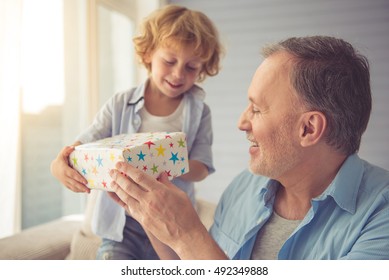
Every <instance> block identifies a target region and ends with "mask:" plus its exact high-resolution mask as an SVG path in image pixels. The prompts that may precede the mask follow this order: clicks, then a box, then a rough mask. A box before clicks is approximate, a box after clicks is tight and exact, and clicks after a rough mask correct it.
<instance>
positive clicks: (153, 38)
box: [133, 5, 223, 82]
mask: <svg viewBox="0 0 389 280" xmlns="http://www.w3.org/2000/svg"><path fill="white" fill-rule="evenodd" d="M133 42H134V44H135V51H136V53H137V55H138V56H139V58H140V60H141V62H142V63H143V64H144V65H145V67H146V69H147V71H148V72H149V73H150V71H151V64H150V63H147V62H146V61H145V58H146V57H147V56H148V55H151V54H152V53H153V52H154V51H155V50H156V49H157V48H159V47H178V48H179V47H187V46H193V47H194V52H195V53H194V55H196V56H198V57H199V58H200V59H201V60H202V61H203V67H202V69H201V71H200V73H199V77H198V80H197V81H198V82H201V81H203V80H204V79H205V78H206V76H215V75H216V74H218V73H219V70H220V65H219V63H220V57H221V55H222V53H223V47H222V45H221V43H220V41H219V34H218V32H217V30H216V28H215V26H214V24H213V23H212V21H211V20H210V19H209V18H208V17H207V16H206V15H205V14H203V13H201V12H199V11H193V10H190V9H188V8H185V7H181V6H176V5H167V6H165V7H163V8H161V9H159V10H156V11H155V12H153V13H152V14H150V15H149V16H148V17H147V18H145V20H144V22H143V24H142V25H141V30H140V34H139V35H138V36H136V37H134V39H133Z"/></svg>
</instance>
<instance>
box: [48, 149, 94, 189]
mask: <svg viewBox="0 0 389 280" xmlns="http://www.w3.org/2000/svg"><path fill="white" fill-rule="evenodd" d="M73 150H74V146H66V147H65V148H63V149H62V150H61V151H60V152H59V154H58V156H57V157H56V158H55V159H54V160H53V162H52V163H51V165H50V170H51V174H53V176H54V177H56V178H57V179H58V180H59V181H60V182H61V183H62V184H63V185H64V186H65V187H67V188H68V189H69V190H71V191H74V192H87V193H90V189H89V188H88V187H87V186H86V184H87V183H88V182H87V181H86V179H85V178H84V177H82V176H81V174H80V173H78V171H76V170H74V169H73V168H72V167H70V165H69V155H70V154H71V152H73Z"/></svg>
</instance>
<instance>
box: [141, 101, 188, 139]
mask: <svg viewBox="0 0 389 280" xmlns="http://www.w3.org/2000/svg"><path fill="white" fill-rule="evenodd" d="M183 103H184V102H182V100H181V102H180V104H179V105H178V107H177V109H176V110H175V111H174V112H173V113H172V114H170V115H168V116H163V117H161V116H154V115H152V114H150V113H149V112H148V111H147V109H146V107H145V106H143V108H142V109H140V112H139V113H140V117H141V120H142V124H141V126H140V128H139V132H156V131H164V132H176V131H182V124H183V120H184V114H183V112H184V105H183Z"/></svg>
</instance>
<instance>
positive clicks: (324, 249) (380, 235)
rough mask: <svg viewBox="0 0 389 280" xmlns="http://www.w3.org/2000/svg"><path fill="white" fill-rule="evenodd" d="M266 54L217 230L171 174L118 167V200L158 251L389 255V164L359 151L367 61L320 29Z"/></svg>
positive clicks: (200, 255) (196, 255) (199, 255)
mask: <svg viewBox="0 0 389 280" xmlns="http://www.w3.org/2000/svg"><path fill="white" fill-rule="evenodd" d="M263 54H264V57H265V60H264V61H263V63H262V64H261V65H260V66H259V67H258V69H257V71H256V72H255V75H254V77H253V79H252V82H251V85H250V87H249V91H248V99H249V105H248V107H247V109H246V110H245V111H244V112H243V113H242V115H241V118H240V120H239V128H240V129H241V130H242V131H245V132H246V134H247V139H248V140H249V142H250V143H251V146H250V148H249V153H250V164H249V167H250V171H248V170H245V171H243V172H242V173H241V174H239V175H238V176H237V177H236V178H235V179H234V180H233V182H232V183H231V184H230V186H229V187H228V188H227V189H226V191H225V192H224V194H223V196H222V198H221V201H220V202H219V205H218V207H217V210H216V213H215V222H214V224H213V226H212V227H211V229H210V234H208V232H207V231H206V229H205V228H204V227H203V226H202V225H201V222H200V220H199V219H198V217H197V216H196V213H195V210H194V209H193V208H192V207H191V206H190V203H189V201H188V199H187V198H186V197H185V195H184V194H183V193H181V192H180V191H179V190H178V189H177V188H175V187H174V185H172V184H171V183H169V182H168V180H167V179H166V176H165V175H164V174H162V175H161V178H160V180H159V182H158V181H155V180H153V179H152V178H150V177H148V176H146V175H145V174H144V173H142V172H140V171H137V170H136V169H135V168H133V167H131V166H129V165H128V164H125V163H121V164H118V170H114V171H112V175H111V176H112V177H113V178H114V179H115V183H113V188H114V190H115V192H116V195H112V197H113V198H114V199H115V200H116V201H117V202H118V203H119V204H121V205H122V206H123V207H125V208H126V209H127V210H128V211H129V212H130V213H131V215H133V217H135V219H137V220H138V221H139V222H140V223H141V224H142V226H143V227H144V228H145V229H146V231H147V232H148V235H149V236H150V237H151V239H152V240H153V245H154V247H155V248H156V250H157V252H158V253H159V255H160V256H161V258H171V257H178V258H181V259H221V258H227V257H228V258H233V259H389V172H388V171H386V170H383V169H381V168H379V167H376V166H373V165H371V164H369V163H368V162H366V161H364V160H362V159H360V158H359V157H358V155H357V154H356V153H357V152H358V149H359V145H360V141H361V136H362V134H363V132H364V131H365V129H366V127H367V124H368V120H369V116H370V112H371V91H370V75H369V65H368V62H367V60H366V58H365V57H364V56H362V55H360V54H358V53H357V52H356V51H355V50H354V49H353V47H352V46H351V45H350V44H349V43H347V42H345V41H343V40H341V39H336V38H332V37H323V36H315V37H303V38H290V39H287V40H285V41H282V42H280V43H278V44H275V45H272V46H269V47H267V48H265V49H264V51H263ZM120 172H123V173H124V174H126V175H127V176H128V177H129V178H126V177H125V176H124V175H122V174H120Z"/></svg>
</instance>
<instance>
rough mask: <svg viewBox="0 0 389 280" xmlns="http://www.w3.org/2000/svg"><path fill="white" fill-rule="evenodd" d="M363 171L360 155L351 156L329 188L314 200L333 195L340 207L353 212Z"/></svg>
mask: <svg viewBox="0 0 389 280" xmlns="http://www.w3.org/2000/svg"><path fill="white" fill-rule="evenodd" d="M363 172H364V166H363V161H362V160H361V159H360V158H359V156H358V155H357V154H353V155H351V156H349V157H348V158H347V159H346V160H345V162H344V163H343V165H342V166H341V168H340V169H339V171H338V173H337V174H336V176H335V178H334V180H333V181H332V182H331V184H330V185H329V186H328V188H327V189H326V190H325V191H324V192H323V193H322V194H321V195H320V196H318V197H317V198H316V199H314V200H316V201H321V200H324V199H326V198H327V197H328V196H331V197H333V198H334V200H335V202H336V203H337V204H338V205H339V207H341V208H342V209H344V210H346V211H348V212H350V213H352V214H353V213H354V212H355V209H356V203H357V194H358V190H359V186H360V185H361V181H362V177H363Z"/></svg>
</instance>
